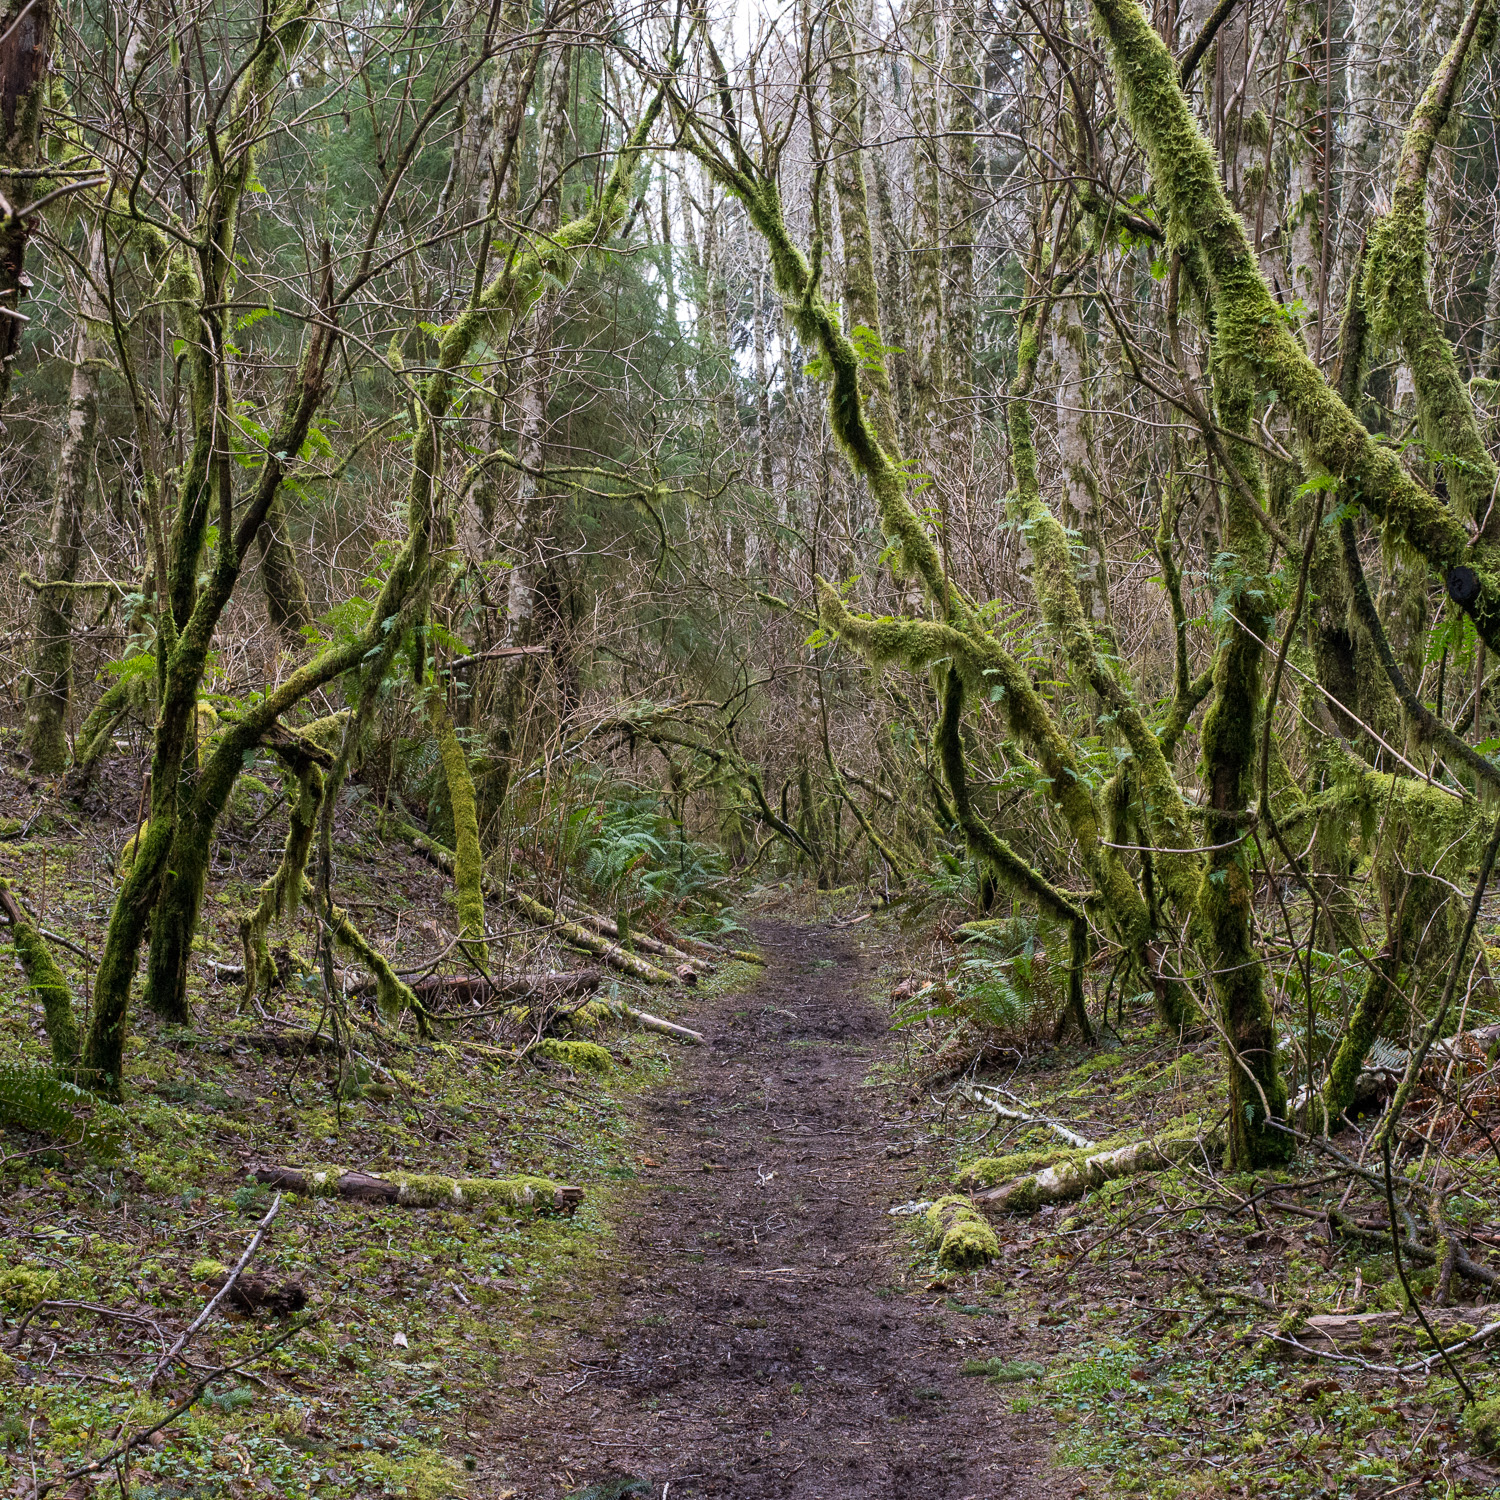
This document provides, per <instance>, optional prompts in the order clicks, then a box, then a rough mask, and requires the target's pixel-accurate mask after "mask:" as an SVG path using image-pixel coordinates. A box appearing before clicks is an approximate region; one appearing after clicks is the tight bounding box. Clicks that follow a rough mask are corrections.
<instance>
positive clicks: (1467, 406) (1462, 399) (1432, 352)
mask: <svg viewBox="0 0 1500 1500" xmlns="http://www.w3.org/2000/svg"><path fill="white" fill-rule="evenodd" d="M1494 40H1495V0H1474V3H1473V4H1472V5H1471V6H1470V7H1469V10H1468V12H1467V14H1466V15H1465V16H1464V21H1463V25H1462V26H1461V27H1460V28H1459V32H1458V35H1457V36H1456V37H1455V38H1454V39H1453V45H1452V46H1451V47H1450V48H1449V49H1448V52H1447V55H1446V56H1445V57H1444V58H1443V60H1442V61H1441V62H1440V63H1439V64H1438V66H1437V69H1436V71H1435V72H1434V73H1433V76H1432V79H1431V81H1430V82H1429V84H1428V86H1427V91H1426V92H1425V93H1424V94H1423V96H1422V100H1421V103H1420V104H1418V106H1417V110H1416V113H1415V114H1414V115H1413V116H1412V122H1411V124H1410V125H1409V126H1408V127H1407V131H1406V135H1405V137H1404V139H1403V141H1402V144H1401V159H1400V162H1399V164H1398V165H1397V168H1396V186H1395V191H1394V193H1393V195H1392V202H1391V211H1390V212H1389V213H1388V214H1386V215H1384V216H1383V217H1382V218H1381V219H1380V220H1379V222H1378V223H1377V224H1376V226H1375V229H1374V232H1373V233H1372V234H1371V236H1370V243H1369V252H1368V255H1367V256H1366V260H1365V267H1364V291H1365V297H1366V299H1367V301H1368V304H1369V309H1370V315H1371V321H1372V323H1373V325H1374V331H1375V333H1376V334H1377V336H1378V337H1380V338H1382V339H1393V340H1399V341H1400V343H1401V346H1402V348H1403V350H1404V351H1405V353H1406V361H1407V364H1408V365H1409V366H1410V367H1411V372H1412V381H1413V383H1414V385H1415V386H1416V392H1417V420H1418V423H1419V426H1420V429H1421V433H1422V438H1423V440H1424V442H1425V443H1426V444H1427V448H1428V451H1429V456H1430V457H1432V458H1434V459H1441V461H1442V464H1443V474H1444V478H1445V480H1446V482H1447V487H1448V494H1449V496H1450V498H1451V499H1452V501H1453V503H1454V505H1455V506H1456V508H1457V509H1458V511H1459V513H1460V514H1461V515H1464V516H1466V517H1468V518H1469V519H1470V520H1472V521H1474V522H1475V523H1476V524H1479V525H1480V526H1481V534H1482V535H1483V536H1484V537H1485V539H1486V540H1488V541H1491V542H1495V541H1500V507H1496V505H1495V500H1496V490H1497V488H1500V469H1497V468H1496V465H1495V461H1494V459H1493V458H1491V457H1490V453H1489V450H1488V449H1487V448H1486V447H1485V445H1484V440H1483V439H1482V438H1481V437H1480V435H1479V423H1478V421H1477V419H1476V417H1475V414H1474V403H1473V400H1472V399H1471V397H1470V394H1469V388H1468V386H1467V384H1466V383H1465V381H1464V379H1463V377H1462V376H1461V375H1460V374H1459V370H1458V361H1457V360H1456V359H1455V358H1454V353H1453V346H1452V344H1451V343H1450V342H1449V340H1448V337H1447V334H1446V332H1445V331H1444V328H1443V324H1442V322H1441V320H1440V319H1439V318H1438V316H1437V314H1436V313H1435V312H1434V311H1433V308H1432V301H1431V298H1430V297H1429V296H1428V291H1427V279H1428V255H1427V179H1428V172H1429V169H1430V167H1431V164H1432V155H1433V151H1434V149H1435V148H1436V146H1437V143H1438V139H1439V137H1440V136H1441V135H1442V134H1443V132H1444V130H1445V129H1446V128H1447V126H1448V123H1449V120H1450V119H1451V118H1452V115H1453V110H1454V106H1455V105H1456V104H1457V102H1458V96H1459V92H1460V89H1461V87H1462V83H1463V77H1464V73H1465V70H1466V65H1467V63H1468V62H1469V60H1470V59H1471V58H1474V57H1483V56H1485V55H1486V54H1488V52H1489V50H1490V47H1491V46H1492V45H1493V44H1494Z"/></svg>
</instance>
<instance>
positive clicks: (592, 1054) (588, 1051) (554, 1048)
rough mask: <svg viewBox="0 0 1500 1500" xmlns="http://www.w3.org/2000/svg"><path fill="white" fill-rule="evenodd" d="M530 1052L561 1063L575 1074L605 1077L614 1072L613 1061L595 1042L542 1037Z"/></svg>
mask: <svg viewBox="0 0 1500 1500" xmlns="http://www.w3.org/2000/svg"><path fill="white" fill-rule="evenodd" d="M532 1052H533V1053H534V1054H535V1055H536V1056H537V1057H545V1058H547V1059H548V1060H549V1061H551V1062H556V1063H561V1064H562V1065H563V1066H564V1067H566V1068H571V1069H572V1070H573V1071H574V1072H575V1073H594V1074H597V1075H598V1076H599V1077H605V1076H607V1075H608V1074H610V1073H613V1072H614V1069H615V1064H614V1059H613V1058H611V1057H610V1055H609V1053H608V1052H606V1051H605V1049H604V1048H603V1047H601V1046H600V1045H599V1044H598V1043H597V1042H579V1041H570V1040H565V1039H564V1038H562V1037H555V1036H547V1037H543V1038H542V1039H541V1041H539V1042H538V1043H537V1044H536V1046H535V1047H534V1048H532Z"/></svg>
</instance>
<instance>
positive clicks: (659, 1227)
mask: <svg viewBox="0 0 1500 1500" xmlns="http://www.w3.org/2000/svg"><path fill="white" fill-rule="evenodd" d="M755 935H756V938H757V939H758V941H759V942H760V943H761V945H762V948H763V951H764V952H765V953H766V955H767V957H768V958H769V959H770V960H771V964H770V967H769V969H768V970H767V972H766V974H765V976H764V978H763V979H761V981H760V982H759V983H758V984H756V985H754V986H753V987H752V988H750V989H747V990H742V991H740V992H739V993H737V994H732V995H728V996H725V997H722V998H720V999H718V1000H715V1001H713V1002H711V1003H709V1004H707V1005H705V1007H704V1009H703V1010H702V1011H701V1012H699V1013H698V1014H697V1015H696V1016H695V1017H688V1018H685V1019H688V1020H689V1023H690V1024H692V1025H695V1026H699V1027H701V1028H702V1029H703V1030H704V1032H705V1033H706V1034H707V1035H708V1037H709V1039H710V1044H711V1045H710V1046H709V1047H706V1048H703V1049H697V1050H695V1051H693V1052H691V1053H685V1054H683V1055H682V1057H681V1059H680V1063H681V1065H680V1068H679V1071H678V1072H677V1074H676V1076H675V1077H674V1079H673V1082H672V1084H671V1085H670V1086H668V1087H667V1088H664V1089H662V1090H659V1091H657V1092H656V1093H655V1094H654V1095H652V1096H648V1098H647V1099H646V1100H645V1103H644V1107H643V1119H642V1124H643V1127H644V1140H643V1149H644V1150H645V1151H647V1152H649V1153H650V1155H651V1157H652V1158H653V1159H654V1160H655V1161H656V1162H659V1163H660V1168H659V1170H653V1171H651V1172H650V1181H649V1184H648V1185H645V1186H643V1187H642V1188H641V1189H640V1191H639V1195H638V1197H637V1198H636V1199H635V1201H634V1204H633V1205H632V1207H631V1209H630V1210H628V1211H627V1212H628V1217H627V1218H626V1219H625V1221H624V1222H623V1223H622V1224H621V1226H620V1244H619V1257H620V1260H619V1264H620V1273H621V1278H622V1280H621V1283H620V1286H619V1289H618V1290H619V1293H620V1297H619V1300H618V1302H617V1304H616V1305H615V1307H614V1309H613V1311H612V1313H611V1314H610V1315H609V1316H607V1317H606V1318H605V1319H604V1320H603V1326H602V1327H600V1326H599V1325H598V1323H597V1322H596V1325H595V1330H594V1332H592V1333H591V1334H590V1335H589V1336H587V1337H585V1338H581V1339H580V1340H579V1342H578V1343H577V1345H576V1346H575V1347H574V1348H573V1349H572V1351H571V1359H570V1361H569V1364H570V1368H569V1369H568V1370H567V1371H566V1372H563V1373H561V1374H559V1375H558V1376H557V1377H556V1378H544V1379H543V1380H542V1381H541V1382H540V1383H539V1385H538V1386H537V1387H536V1388H535V1389H534V1390H532V1391H530V1392H528V1393H527V1395H528V1396H530V1397H531V1400H530V1401H527V1400H526V1399H525V1398H523V1399H522V1402H521V1404H519V1405H512V1406H511V1407H510V1409H509V1410H508V1411H506V1412H505V1413H504V1414H503V1415H501V1416H499V1418H498V1422H497V1428H498V1429H499V1430H497V1432H496V1436H497V1438H500V1443H501V1451H502V1459H503V1463H504V1466H505V1470H506V1473H507V1479H508V1484H507V1485H502V1486H501V1492H502V1493H504V1492H506V1491H507V1490H509V1492H510V1493H512V1494H514V1495H515V1496H516V1497H517V1500H520V1497H525V1500H543V1497H546V1500H554V1497H557V1496H561V1495H566V1494H572V1493H574V1492H575V1491H577V1490H582V1489H584V1488H585V1487H586V1486H588V1485H591V1484H597V1483H598V1482H599V1481H601V1480H605V1479H609V1478H613V1477H616V1476H625V1475H630V1476H637V1477H640V1478H643V1479H646V1480H649V1481H650V1484H651V1491H650V1493H651V1495H652V1496H653V1500H660V1497H661V1496H663V1495H664V1494H665V1495H666V1496H667V1500H691V1497H699V1496H732V1497H734V1500H762V1497H764V1500H771V1497H782V1496H787V1497H792V1496H796V1497H803V1496H805V1497H809V1500H811V1497H814V1496H816V1497H818V1500H837V1497H842V1496H849V1497H854V1496H859V1497H861V1500H870V1497H891V1500H1020V1497H1027V1500H1030V1497H1040V1496H1048V1495H1054V1494H1062V1493H1069V1494H1071V1493H1074V1487H1073V1486H1065V1485H1064V1483H1063V1480H1062V1476H1060V1475H1057V1474H1055V1473H1048V1472H1047V1471H1046V1469H1045V1452H1044V1448H1043V1445H1042V1443H1041V1442H1040V1441H1039V1434H1038V1431H1037V1429H1036V1428H1035V1427H1033V1426H1032V1425H1031V1423H1030V1419H1029V1418H1026V1417H1022V1416H1016V1415H1012V1414H1011V1413H1010V1412H1009V1411H1008V1410H1007V1407H1008V1404H1009V1403H1008V1401H1007V1400H1006V1393H1005V1392H1000V1393H997V1392H995V1391H993V1390H990V1389H986V1388H985V1386H984V1384H983V1382H982V1381H978V1380H974V1379H972V1378H965V1377H963V1376H962V1375H961V1374H960V1365H961V1364H962V1362H963V1361H964V1360H965V1359H968V1358H987V1357H989V1356H990V1355H993V1354H999V1355H1011V1354H1016V1355H1020V1354H1023V1353H1024V1352H1025V1351H1024V1349H1023V1348H1022V1346H1021V1341H1022V1340H1023V1339H1024V1334H1022V1332H1021V1331H1020V1330H1019V1329H1018V1330H1016V1331H1015V1334H1014V1335H1011V1333H1010V1331H1009V1329H1008V1326H1007V1323H1006V1321H1005V1319H1004V1315H1003V1313H1002V1314H1000V1315H998V1316H991V1317H967V1316H964V1315H963V1314H962V1313H958V1312H955V1311H953V1310H951V1309H949V1308H948V1307H947V1306H946V1303H945V1299H944V1298H943V1296H942V1295H941V1294H938V1293H932V1292H926V1291H925V1290H924V1287H925V1283H926V1278H925V1277H922V1278H921V1279H917V1278H916V1277H913V1278H912V1280H911V1281H910V1283H908V1284H907V1285H904V1286H903V1284H902V1270H903V1267H904V1258H905V1257H906V1255H907V1253H908V1235H909V1228H910V1221H909V1220H905V1219H899V1218H893V1217H891V1216H890V1215H889V1214H888V1213H887V1209H888V1208H889V1207H890V1206H891V1205H892V1204H893V1203H897V1202H902V1201H905V1200H908V1199H912V1198H916V1197H919V1196H922V1184H921V1182H920V1179H919V1176H918V1174H917V1172H916V1171H915V1170H914V1168H913V1162H914V1161H915V1160H917V1157H916V1156H915V1155H914V1154H912V1151H911V1147H912V1140H913V1127H912V1125H911V1124H910V1122H906V1123H903V1122H902V1121H900V1120H886V1119H883V1118H882V1116H881V1113H880V1110H881V1106H882V1104H883V1103H885V1101H886V1100H887V1099H888V1098H889V1095H888V1093H886V1092H885V1091H882V1090H871V1089H862V1088H861V1087H860V1085H861V1083H862V1081H863V1080H864V1078H865V1077H866V1075H867V1073H868V1071H869V1069H870V1067H871V1065H872V1064H873V1063H874V1062H876V1061H878V1060H879V1058H880V1057H881V1056H882V1055H883V1053H884V1052H885V1050H886V1048H887V1047H888V1046H889V1041H888V1036H887V1028H886V1023H885V1018H884V1016H883V1015H882V1014H881V1013H880V1012H879V1010H878V1009H877V1008H876V1007H875V1006H874V1005H872V1004H871V1003H870V1002H869V1001H868V1000H867V999H866V998H865V994H864V992H865V990H866V989H867V987H868V975H867V974H866V973H865V972H864V971H863V967H862V963H861V954H860V950H859V947H858V944H857V941H856V939H855V938H854V937H853V936H851V935H850V934H849V933H848V932H840V931H837V930H830V929H827V928H823V927H817V926H801V927H798V926H791V925H787V924H783V923H771V922H767V923H764V924H760V925H758V926H757V928H756V932H755ZM888 1148H889V1154H888ZM899 1153H904V1154H899ZM599 1290H600V1291H601V1292H603V1291H604V1289H602V1288H601V1289H599ZM664 1486H670V1489H664ZM510 1487H514V1488H510ZM612 1488H613V1487H608V1488H606V1489H605V1490H603V1491H602V1492H601V1493H605V1494H607V1493H610V1491H611V1490H612Z"/></svg>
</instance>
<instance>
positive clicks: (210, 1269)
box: [191, 1257, 229, 1281]
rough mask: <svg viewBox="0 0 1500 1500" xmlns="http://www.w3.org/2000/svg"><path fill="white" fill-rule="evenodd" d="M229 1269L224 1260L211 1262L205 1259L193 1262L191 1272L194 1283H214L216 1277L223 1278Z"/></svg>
mask: <svg viewBox="0 0 1500 1500" xmlns="http://www.w3.org/2000/svg"><path fill="white" fill-rule="evenodd" d="M228 1270H229V1267H228V1266H226V1265H225V1264H224V1262H223V1261H222V1260H211V1259H209V1258H208V1257H205V1258H204V1259H202V1260H195V1261H194V1262H193V1269H192V1272H191V1275H192V1278H193V1280H194V1281H212V1280H213V1279H214V1277H215V1276H223V1275H224V1274H225V1273H226V1272H227V1271H228Z"/></svg>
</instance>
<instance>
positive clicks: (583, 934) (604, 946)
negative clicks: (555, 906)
mask: <svg viewBox="0 0 1500 1500" xmlns="http://www.w3.org/2000/svg"><path fill="white" fill-rule="evenodd" d="M510 902H511V905H512V906H514V907H515V909H516V910H517V911H518V912H520V913H521V915H522V916H523V917H525V918H526V919H527V920H528V921H531V922H535V923H536V924H537V925H538V926H539V927H548V928H550V929H551V930H552V931H553V932H555V933H556V934H557V935H558V936H559V937H560V938H562V939H563V940H564V941H565V942H568V943H571V944H572V945H573V946H574V947H575V948H582V949H583V950H584V952H586V953H595V954H598V956H599V957H600V958H602V959H603V960H604V961H605V963H607V964H609V965H610V966H611V968H615V969H619V970H620V972H621V973H623V974H629V975H630V976H631V978H632V979H644V980H645V981H646V983H647V984H675V983H676V982H677V980H678V979H679V978H681V977H682V976H680V975H676V974H669V973H668V972H667V971H666V970H665V969H660V968H658V967H657V966H656V965H655V964H653V963H648V962H647V961H646V960H645V959H644V958H638V957H637V956H636V955H635V954H634V953H627V952H626V951H625V949H623V948H622V947H621V946H620V945H619V944H618V943H612V942H610V941H609V939H608V938H602V937H600V936H599V934H598V933H596V932H590V931H589V930H588V928H587V927H583V926H580V925H579V924H578V923H577V922H570V921H568V919H567V918H566V917H563V916H560V915H559V914H558V913H557V912H555V911H553V910H552V908H551V907H550V906H545V905H543V904H542V902H540V901H538V900H537V899H536V897H535V896H528V895H527V894H526V893H525V892H524V891H518V890H516V889H515V888H514V887H512V888H511V890H510ZM690 972H691V971H690ZM693 977H694V979H695V980H696V978H697V974H696V972H694V973H693Z"/></svg>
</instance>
